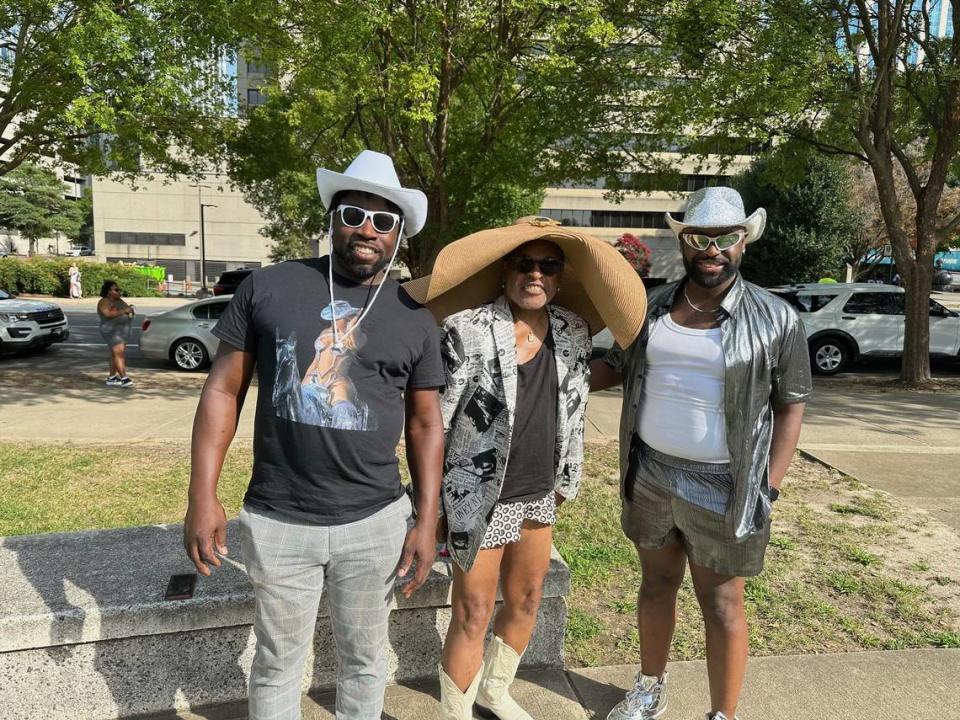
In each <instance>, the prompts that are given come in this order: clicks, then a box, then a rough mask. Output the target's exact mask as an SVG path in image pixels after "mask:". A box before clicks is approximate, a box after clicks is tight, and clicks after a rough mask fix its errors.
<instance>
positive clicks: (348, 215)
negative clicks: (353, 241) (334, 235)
mask: <svg viewBox="0 0 960 720" xmlns="http://www.w3.org/2000/svg"><path fill="white" fill-rule="evenodd" d="M334 212H335V213H338V214H339V215H340V222H341V223H342V224H343V225H345V226H346V227H350V228H358V227H361V226H362V225H363V223H365V222H366V221H367V218H369V219H370V223H371V224H372V225H373V229H374V230H376V231H377V232H378V233H380V234H381V235H384V234H386V233H388V232H391V231H392V230H393V229H394V228H395V227H396V226H397V225H398V224H399V222H400V216H399V215H398V214H397V213H392V212H387V211H386V210H366V209H364V208H361V207H357V206H356V205H338V206H337V207H336V209H335V210H334Z"/></svg>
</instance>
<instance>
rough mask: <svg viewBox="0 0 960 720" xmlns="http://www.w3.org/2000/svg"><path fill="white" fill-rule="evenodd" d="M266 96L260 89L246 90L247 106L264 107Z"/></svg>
mask: <svg viewBox="0 0 960 720" xmlns="http://www.w3.org/2000/svg"><path fill="white" fill-rule="evenodd" d="M266 103H267V96H266V95H265V94H264V93H262V92H260V88H248V89H247V105H249V106H250V107H256V106H258V105H266Z"/></svg>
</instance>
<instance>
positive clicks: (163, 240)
mask: <svg viewBox="0 0 960 720" xmlns="http://www.w3.org/2000/svg"><path fill="white" fill-rule="evenodd" d="M104 239H105V240H106V241H107V242H108V243H112V244H114V245H186V244H187V236H186V235H184V234H183V233H141V232H107V233H104Z"/></svg>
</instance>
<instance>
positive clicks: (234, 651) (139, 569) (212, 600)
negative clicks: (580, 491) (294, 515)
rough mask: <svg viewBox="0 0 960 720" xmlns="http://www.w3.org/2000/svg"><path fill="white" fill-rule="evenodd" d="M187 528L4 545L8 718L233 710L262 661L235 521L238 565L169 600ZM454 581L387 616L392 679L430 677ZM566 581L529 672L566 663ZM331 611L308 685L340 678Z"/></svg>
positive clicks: (548, 601) (0, 665)
mask: <svg viewBox="0 0 960 720" xmlns="http://www.w3.org/2000/svg"><path fill="white" fill-rule="evenodd" d="M181 532H182V529H181V526H179V525H170V526H152V527H140V528H130V529H123V530H102V531H94V532H82V533H61V534H51V535H41V536H24V537H9V538H2V539H0V608H2V611H0V708H2V709H3V712H2V713H0V714H2V715H3V717H4V718H7V717H9V718H24V719H31V720H32V719H34V718H43V719H44V720H59V719H61V718H62V719H63V720H67V719H68V718H69V719H70V720H74V719H75V718H78V717H82V718H85V719H86V720H97V719H99V718H116V717H127V716H132V715H138V714H144V713H157V712H166V711H169V710H184V709H187V708H189V707H199V706H204V705H211V704H219V703H228V702H237V701H240V700H242V699H243V698H244V697H245V696H246V682H247V676H248V673H249V668H250V662H251V660H252V658H253V646H254V639H253V631H252V627H251V623H252V618H253V593H252V589H251V587H250V585H249V582H248V581H247V578H246V574H245V572H244V569H243V566H242V565H241V564H240V563H239V562H238V559H239V558H240V548H239V532H238V529H237V528H236V525H235V522H234V523H231V525H230V528H229V530H228V538H229V546H230V558H231V560H230V561H229V562H228V563H224V566H223V567H222V568H221V569H220V570H219V571H217V572H216V573H215V575H214V576H213V577H212V578H200V579H199V582H198V585H197V592H196V594H195V597H194V598H193V599H191V600H184V601H174V602H165V601H164V600H163V592H164V589H165V588H166V584H167V580H168V579H169V577H170V575H172V574H176V573H182V572H190V571H191V569H192V566H191V565H190V563H189V562H188V561H187V560H186V557H185V556H184V553H183V549H182V545H181ZM451 579H452V572H451V569H450V566H449V564H447V563H444V562H438V563H436V564H435V565H434V568H433V571H432V572H431V574H430V577H429V579H428V581H427V583H426V585H425V586H424V587H423V588H421V589H420V591H418V592H417V593H416V594H415V595H414V597H413V598H411V599H410V600H409V601H407V600H405V599H404V598H403V597H402V596H398V597H397V602H396V607H395V610H394V612H393V613H392V616H391V621H390V648H389V662H390V679H391V681H394V682H397V681H404V682H406V681H418V680H422V679H425V678H432V677H433V676H434V675H435V672H436V665H437V662H438V661H439V653H440V648H441V646H442V642H443V637H444V635H445V634H446V628H447V625H448V623H449V620H450V607H449V606H450V589H451ZM569 587H570V575H569V571H568V569H567V567H566V565H565V564H564V563H563V561H562V560H561V559H560V557H559V555H557V554H556V552H555V551H554V557H553V559H552V562H551V568H550V572H549V575H548V578H547V582H546V584H545V587H544V601H543V604H542V606H541V610H540V616H539V618H538V625H537V632H536V634H535V636H534V639H533V641H532V642H531V646H530V648H529V649H528V651H527V653H526V655H525V656H524V665H525V666H527V667H560V666H561V665H562V664H563V636H564V631H565V628H566V602H565V600H564V596H565V595H566V594H567V592H569ZM335 672H336V671H335V657H334V651H333V640H332V637H331V635H330V627H329V620H328V617H327V609H326V603H321V609H320V613H319V619H318V623H317V632H316V635H315V639H314V647H313V656H312V658H311V659H310V660H309V661H308V666H307V668H306V672H305V674H304V683H303V689H304V691H307V690H314V691H316V690H325V689H329V688H331V687H332V686H333V685H334V683H335Z"/></svg>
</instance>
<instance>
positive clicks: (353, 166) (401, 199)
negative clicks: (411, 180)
mask: <svg viewBox="0 0 960 720" xmlns="http://www.w3.org/2000/svg"><path fill="white" fill-rule="evenodd" d="M317 190H319V191H320V199H321V200H322V201H323V206H324V207H325V208H326V209H327V210H330V211H332V210H334V208H332V207H330V203H331V202H332V201H333V196H334V195H336V194H337V193H338V192H342V191H349V190H356V191H358V192H367V193H370V194H371V195H378V196H380V197H382V198H386V199H387V200H389V201H390V202H392V203H393V204H394V205H396V206H397V207H399V208H400V211H401V212H402V213H403V233H404V235H405V236H406V237H413V236H414V235H416V234H417V233H418V232H420V231H421V230H422V229H423V226H424V223H426V222H427V196H426V195H424V194H423V193H422V192H420V191H419V190H415V189H413V188H405V187H402V186H401V185H400V178H399V177H397V171H396V169H395V168H394V167H393V160H391V159H390V156H389V155H384V154H383V153H378V152H374V151H373V150H364V151H363V152H361V153H360V154H359V155H357V157H355V158H354V160H353V162H352V163H350V166H349V167H348V168H347V169H346V170H344V171H343V172H342V173H338V172H334V171H333V170H327V169H326V168H317Z"/></svg>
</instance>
